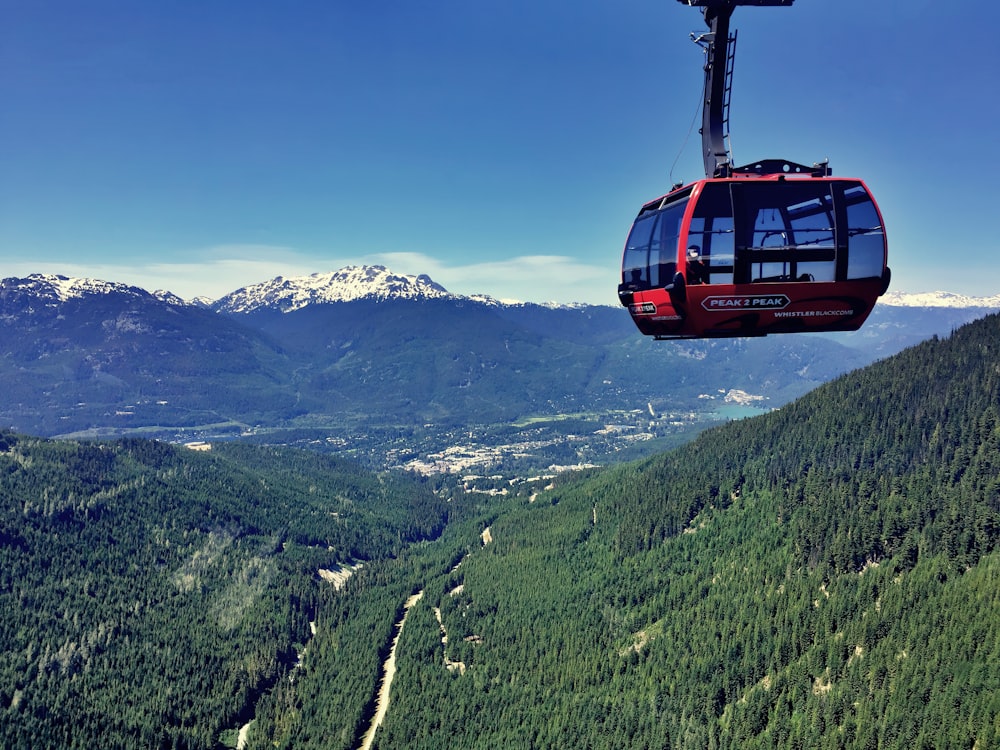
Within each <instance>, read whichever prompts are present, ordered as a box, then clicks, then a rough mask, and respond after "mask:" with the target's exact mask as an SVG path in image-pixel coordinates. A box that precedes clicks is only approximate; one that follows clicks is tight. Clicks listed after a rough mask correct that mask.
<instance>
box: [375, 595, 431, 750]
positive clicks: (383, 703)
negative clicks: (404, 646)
mask: <svg viewBox="0 0 1000 750" xmlns="http://www.w3.org/2000/svg"><path fill="white" fill-rule="evenodd" d="M423 595H424V592H423V591H418V592H417V593H416V594H414V595H413V596H411V597H410V598H409V599H407V600H406V603H405V604H404V605H403V619H402V620H400V621H399V622H397V623H396V635H395V637H394V638H393V639H392V648H391V649H389V657H388V658H387V659H386V660H385V665H384V666H383V667H382V685H381V686H380V687H379V690H378V697H377V698H376V699H375V716H373V717H372V723H371V726H370V727H368V731H367V732H365V736H364V737H362V738H361V748H360V750H371V746H372V743H373V742H374V741H375V730H377V729H378V728H379V726H380V725H381V724H382V721H383V720H384V719H385V715H386V713H387V712H388V710H389V689H390V688H391V687H392V678H393V677H395V676H396V647H397V646H399V636H401V635H402V634H403V626H404V625H405V624H406V616H407V615H408V614H410V608H411V607H413V605H414V604H416V603H417V602H419V601H420V597H422V596H423Z"/></svg>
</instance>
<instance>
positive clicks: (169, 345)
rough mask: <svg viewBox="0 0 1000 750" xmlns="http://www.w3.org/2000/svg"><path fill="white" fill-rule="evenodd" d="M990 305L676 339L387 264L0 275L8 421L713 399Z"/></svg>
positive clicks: (482, 410) (304, 421) (262, 418)
mask: <svg viewBox="0 0 1000 750" xmlns="http://www.w3.org/2000/svg"><path fill="white" fill-rule="evenodd" d="M917 301H919V302H920V303H921V306H919V307H907V306H905V305H913V304H915V303H916V302H917ZM932 303H933V304H932ZM993 307H1000V304H998V300H997V299H994V298H988V299H985V298H982V299H976V298H966V297H958V296H957V295H948V294H945V293H936V294H935V295H933V297H932V298H924V297H920V298H919V299H917V298H914V297H912V296H891V297H888V298H887V299H886V300H885V302H884V303H882V304H879V305H878V306H877V307H876V310H875V313H874V314H873V315H872V317H871V318H870V320H869V322H868V323H867V324H866V325H865V327H864V328H863V329H862V330H861V331H859V332H856V333H852V334H838V335H831V336H820V335H803V336H775V337H769V338H766V339H754V340H729V341H683V342H671V343H669V344H667V343H663V342H654V341H650V340H649V339H645V338H644V337H642V336H640V335H639V334H638V333H637V332H636V331H635V328H634V326H633V325H632V322H631V320H630V319H629V316H628V314H627V313H626V312H625V311H624V310H623V309H622V308H620V307H610V306H594V305H559V306H556V305H538V304H532V303H524V304H506V303H501V302H498V301H497V300H495V299H492V298H489V297H486V296H476V297H468V296H462V295H455V294H451V293H449V292H448V291H447V290H445V289H444V287H442V286H441V285H439V284H436V283H435V282H434V281H433V280H431V279H430V278H429V277H427V276H408V275H400V274H393V273H392V272H391V271H389V270H388V269H386V268H384V267H381V266H357V267H349V268H344V269H341V270H339V271H336V272H333V273H327V274H313V275H311V276H304V277H294V278H283V277H278V278H276V279H273V280H271V281H268V282H264V283H261V284H256V285H252V286H248V287H245V288H243V289H239V290H237V291H234V292H232V293H231V294H228V295H226V296H225V297H223V298H221V299H219V300H216V301H215V302H211V303H208V302H205V301H203V300H201V301H191V302H186V301H184V300H182V299H181V298H180V297H178V296H177V295H175V294H172V293H170V292H164V291H156V292H152V293H150V292H147V291H145V290H143V289H140V288H138V287H134V286H128V285H125V284H119V283H115V282H106V281H96V280H91V279H71V278H67V277H64V276H54V275H42V274H34V275H31V276H28V277H27V278H8V279H3V280H2V281H0V335H2V340H0V379H2V382H3V383H4V388H3V391H2V392H0V425H2V426H5V427H6V426H11V427H13V428H15V429H17V430H19V431H21V432H26V433H33V434H40V435H61V434H75V433H78V432H80V431H88V432H90V433H93V434H118V433H122V432H134V431H144V434H145V432H148V433H150V434H158V435H165V436H170V435H174V434H188V433H189V432H191V431H195V432H198V431H201V430H206V429H209V430H211V429H216V428H218V427H219V426H220V425H221V426H228V429H234V430H244V431H245V430H260V429H273V428H281V429H290V428H298V427H306V426H308V427H310V428H321V429H324V430H340V431H345V430H346V431H351V430H354V431H355V432H362V433H364V434H370V433H371V432H372V431H373V430H378V429H383V428H384V429H386V430H388V431H392V430H396V429H410V428H411V427H412V426H421V428H423V426H424V425H434V426H436V427H435V429H437V428H439V427H440V428H442V429H444V428H448V429H452V428H455V427H458V426H468V425H473V424H509V423H512V422H514V421H517V420H524V419H527V418H536V417H539V416H547V417H554V416H559V415H563V416H565V415H567V414H589V415H592V417H594V418H596V415H598V414H603V413H607V414H610V413H616V412H621V413H626V412H627V413H632V412H642V413H646V412H652V413H655V414H666V415H669V414H671V413H675V414H679V415H682V414H693V413H703V412H705V411H706V410H709V411H711V410H712V409H713V408H715V407H714V405H713V404H712V400H714V399H716V398H717V397H719V394H726V393H729V392H731V391H734V390H735V391H741V392H744V393H746V394H749V395H750V396H755V397H757V399H756V402H757V403H759V404H761V405H763V406H765V407H768V406H780V405H781V404H783V403H786V402H787V401H789V400H790V399H793V398H795V397H797V396H799V395H802V394H803V393H805V392H806V391H809V390H811V389H812V388H814V387H816V386H817V385H819V384H820V383H823V382H825V381H827V380H830V379H831V378H833V377H836V376H837V375H839V374H841V373H843V372H846V371H848V370H850V369H854V368H856V367H860V366H863V365H865V364H867V363H868V362H871V361H872V360H874V359H876V358H879V357H883V356H887V355H889V354H892V353H895V352H897V351H899V350H900V349H902V348H904V347H906V346H909V345H911V344H914V343H917V342H919V341H921V340H923V339H926V338H930V337H931V336H934V335H939V336H941V335H948V334H949V333H950V332H951V331H952V330H954V329H955V328H957V327H959V326H960V325H962V324H964V323H966V322H968V321H970V320H972V319H974V318H976V317H981V316H982V315H983V314H984V313H985V312H986V311H987V310H988V309H990V308H993Z"/></svg>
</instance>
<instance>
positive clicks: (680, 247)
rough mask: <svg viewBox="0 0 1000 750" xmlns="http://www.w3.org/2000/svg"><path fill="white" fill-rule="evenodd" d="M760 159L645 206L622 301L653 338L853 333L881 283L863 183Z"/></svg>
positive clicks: (880, 246)
mask: <svg viewBox="0 0 1000 750" xmlns="http://www.w3.org/2000/svg"><path fill="white" fill-rule="evenodd" d="M798 170H801V167H800V165H791V164H787V163H784V164H776V163H767V164H758V165H754V166H753V172H752V173H743V174H739V173H734V174H732V175H731V176H730V177H727V178H709V179H704V180H699V181H698V182H694V183H692V184H690V185H687V186H685V187H682V188H680V189H677V190H674V191H673V192H671V193H668V194H667V195H665V196H663V197H662V198H657V199H656V200H655V201H652V202H650V203H647V204H646V205H645V206H643V207H642V210H641V211H640V212H639V216H638V217H637V218H636V220H635V223H634V224H633V225H632V230H631V232H630V233H629V236H628V240H627V242H626V244H625V253H624V258H623V261H622V283H621V285H620V286H619V288H618V295H619V298H620V300H621V303H622V304H623V305H625V306H626V307H628V309H629V312H630V313H631V315H632V319H633V320H634V321H635V324H636V326H637V327H638V328H639V330H640V331H641V332H642V333H644V334H646V335H648V336H655V337H656V338H661V339H671V338H699V337H726V336H763V335H766V334H769V333H797V332H805V331H853V330H856V329H858V328H859V327H860V326H861V324H862V323H864V321H865V318H867V317H868V314H869V313H870V312H871V311H872V307H873V306H874V305H875V300H876V299H877V298H878V297H879V296H880V295H881V294H883V293H884V292H885V290H886V289H887V288H888V285H889V270H888V268H887V266H886V239H885V231H884V228H883V224H882V216H881V214H880V212H879V209H878V206H877V205H876V203H875V200H874V199H873V198H872V195H871V193H870V192H869V191H868V188H867V187H866V186H865V184H864V183H863V182H862V181H861V180H857V179H850V178H844V177H831V176H829V174H828V173H826V170H825V169H823V168H822V167H820V168H818V169H817V170H816V171H813V172H811V173H810V172H806V173H805V174H803V173H802V172H801V171H798Z"/></svg>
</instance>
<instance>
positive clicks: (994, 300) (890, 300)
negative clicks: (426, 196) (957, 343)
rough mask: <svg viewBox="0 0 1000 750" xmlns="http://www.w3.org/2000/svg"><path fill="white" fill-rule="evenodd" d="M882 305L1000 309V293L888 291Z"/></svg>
mask: <svg viewBox="0 0 1000 750" xmlns="http://www.w3.org/2000/svg"><path fill="white" fill-rule="evenodd" d="M879 304H880V305H889V306H891V307H955V308H963V307H983V308H996V309H1000V294H995V295H993V296H992V297H969V296H966V295H964V294H954V293H952V292H918V293H916V294H913V293H909V292H887V293H886V294H885V295H884V296H883V297H881V298H880V299H879Z"/></svg>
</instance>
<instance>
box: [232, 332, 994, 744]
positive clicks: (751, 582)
mask: <svg viewBox="0 0 1000 750" xmlns="http://www.w3.org/2000/svg"><path fill="white" fill-rule="evenodd" d="M998 342H1000V319H998V318H996V317H991V318H988V319H986V320H985V321H983V322H981V323H976V324H973V325H971V326H968V327H966V328H964V329H962V330H960V331H959V332H957V333H956V334H955V335H954V336H953V337H951V338H949V339H947V340H935V341H931V342H928V343H926V344H924V345H921V346H919V347H917V348H915V349H912V350H909V351H907V352H905V353H903V354H902V355H900V356H898V357H895V358H893V359H890V360H886V361H884V362H882V363H879V364H877V365H875V366H874V367H870V368H868V369H866V370H863V371H860V372H857V373H854V374H851V375H849V376H846V377H843V378H841V379H839V380H837V381H836V382H833V383H831V384H829V385H828V386H826V387H823V388H820V389H819V390H818V391H816V392H815V393H813V394H810V395H809V396H808V397H806V398H804V399H802V400H800V401H798V402H796V403H794V404H792V405H790V406H788V407H786V408H784V409H782V410H781V411H779V412H777V413H774V414H773V415H770V416H768V417H762V418H757V419H754V420H748V421H743V422H736V423H732V424H730V425H728V426H725V427H722V428H719V429H716V430H712V431H709V432H707V433H705V434H703V435H702V436H701V437H700V438H698V439H697V440H695V441H694V442H693V443H691V444H690V445H688V446H686V447H684V448H682V449H680V450H677V451H674V452H672V453H669V454H665V455H662V456H659V457H656V458H654V459H651V460H647V461H645V462H642V463H638V464H630V465H625V466H619V467H616V468H612V469H609V470H606V471H603V472H600V473H597V474H596V475H595V476H592V477H587V478H580V479H576V480H574V481H571V482H568V483H564V484H561V485H560V486H557V487H555V488H553V489H552V490H550V491H548V492H546V493H544V494H542V495H540V496H538V497H536V498H535V499H534V501H533V502H528V501H526V500H521V501H517V502H516V503H511V504H509V505H508V506H507V507H504V508H503V509H502V510H498V511H497V512H496V514H495V515H494V516H491V517H489V518H484V519H482V520H481V521H480V523H479V524H478V525H469V526H466V527H464V528H460V527H459V525H453V526H452V527H451V528H449V530H448V531H446V533H445V535H444V536H443V537H442V539H441V540H439V541H438V542H435V543H434V544H432V545H430V546H425V547H424V548H422V549H414V550H411V552H410V555H411V556H414V557H411V558H410V559H407V560H406V564H405V565H403V566H402V567H400V568H399V569H398V570H396V572H395V581H396V583H395V586H396V591H395V592H394V597H395V598H392V597H390V601H387V602H385V603H384V604H383V605H382V606H383V607H384V608H385V609H393V606H392V605H393V604H394V605H395V609H393V612H392V617H390V618H388V619H386V620H384V623H383V627H387V624H388V622H389V621H390V620H392V619H395V618H397V617H398V616H399V614H400V609H399V608H400V606H401V604H402V602H403V600H404V598H405V596H406V595H407V594H408V593H411V592H413V591H416V590H422V591H423V592H424V596H423V597H422V598H421V600H420V601H419V602H418V603H417V604H416V605H415V606H414V607H413V608H412V610H411V611H410V612H409V615H408V622H407V625H406V628H405V630H404V632H403V633H402V636H401V639H400V645H399V653H398V656H397V663H396V666H397V670H398V671H397V673H396V676H395V680H394V682H393V684H392V694H391V704H390V709H389V712H388V715H387V718H386V721H385V724H384V725H383V727H382V728H381V729H380V730H379V733H378V735H377V738H376V743H375V746H376V747H378V748H381V749H383V750H386V749H388V748H439V747H445V746H446V747H449V748H494V747H504V748H562V747H590V748H622V747H629V748H802V747H809V748H901V749H902V748H987V747H998V746H1000V591H998V589H997V587H996V585H995V582H996V580H997V575H998V573H1000V551H998V549H997V541H998V536H1000V479H998V477H1000V471H998V469H1000V466H998V463H1000V450H998V448H1000V418H998V405H1000V343H998ZM487 526H488V529H489V533H488V535H483V536H480V532H481V531H482V530H483V528H485V527H487ZM460 538H462V539H464V547H463V544H462V542H460ZM484 540H487V541H488V543H486V541H484ZM456 550H458V551H459V554H458V555H457V557H456V554H455V553H456ZM446 552H447V553H448V554H445V553H446ZM434 555H437V560H436V562H434ZM463 555H464V556H463ZM416 558H419V559H420V560H423V561H424V566H423V567H424V570H425V572H424V574H423V577H421V576H420V575H419V574H418V573H417V571H419V569H420V566H419V565H416V564H415V560H416ZM459 561H460V564H458V562H459ZM435 565H436V570H435ZM390 588H391V587H386V588H381V589H380V590H379V591H378V592H377V593H376V592H361V591H359V592H358V599H357V600H356V603H355V604H354V606H355V607H359V608H360V607H361V606H362V605H361V604H360V601H362V600H364V601H369V602H372V604H374V603H375V602H376V601H377V600H379V599H380V598H382V597H384V596H385V595H386V594H387V593H389V591H390ZM327 625H328V628H329V629H324V630H322V631H321V632H320V633H319V634H318V635H317V638H316V639H315V641H314V643H315V644H316V648H315V650H314V651H311V652H310V655H309V659H308V660H307V663H306V669H305V670H304V673H303V675H302V677H301V678H300V679H299V680H298V681H297V682H296V686H295V688H296V689H292V690H289V692H288V694H287V695H286V696H285V698H284V703H283V704H280V705H279V704H278V703H271V704H270V705H269V707H268V709H267V710H266V711H262V713H261V719H260V721H259V723H258V725H257V726H256V727H255V730H256V731H255V732H254V733H253V734H252V735H251V747H256V748H264V747H269V746H274V743H275V742H277V744H278V746H279V747H288V748H309V747H317V748H319V747H324V748H331V747H334V748H340V747H343V748H351V747H357V746H358V743H357V739H358V737H359V736H360V734H359V732H360V730H361V728H362V725H363V722H362V721H361V719H362V718H363V717H364V716H365V713H364V712H365V710H366V709H365V708H364V707H363V706H362V703H363V701H364V700H365V699H367V698H369V697H370V695H371V689H370V688H369V690H367V691H365V690H364V688H363V686H361V685H358V684H353V685H349V684H348V683H347V682H346V679H347V675H346V674H345V673H344V672H343V671H342V670H341V669H340V668H339V665H340V664H341V660H342V659H343V658H344V655H345V654H344V652H345V651H347V650H348V649H347V646H346V644H347V643H349V642H353V639H355V638H356V637H357V635H356V628H357V623H356V622H355V621H352V618H351V617H346V616H345V617H341V618H340V619H339V620H335V621H329V622H328V623H327ZM334 644H336V645H334ZM331 691H339V692H337V693H331ZM332 694H337V695H343V696H345V697H344V698H343V700H344V701H348V702H349V696H351V695H355V705H356V706H359V708H357V709H355V710H354V712H353V713H349V714H347V715H344V714H343V713H341V711H340V710H339V707H340V706H342V705H346V703H341V702H340V700H342V699H341V698H337V699H335V700H331V699H330V697H329V696H331V695H332ZM368 710H370V707H369V708H368Z"/></svg>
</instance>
